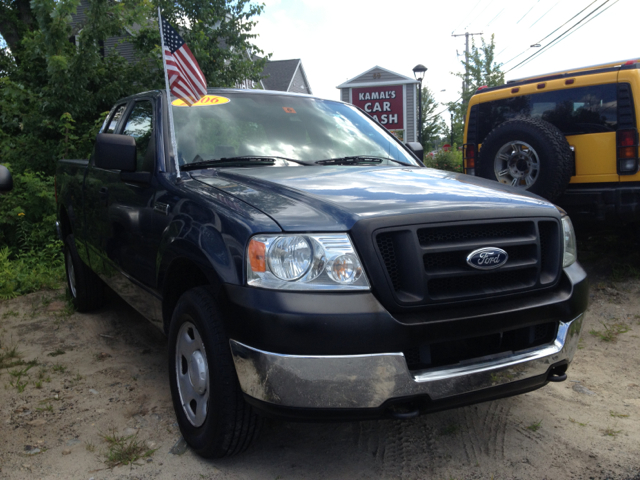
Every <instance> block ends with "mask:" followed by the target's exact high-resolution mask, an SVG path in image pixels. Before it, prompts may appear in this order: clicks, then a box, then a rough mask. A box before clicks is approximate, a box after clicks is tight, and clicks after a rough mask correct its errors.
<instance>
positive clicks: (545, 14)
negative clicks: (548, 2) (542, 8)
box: [529, 0, 562, 28]
mask: <svg viewBox="0 0 640 480" xmlns="http://www.w3.org/2000/svg"><path fill="white" fill-rule="evenodd" d="M561 1H562V0H558V1H557V2H556V3H555V5H554V6H553V7H551V8H550V9H549V10H547V11H546V12H544V13H543V14H542V16H541V17H540V18H539V19H537V20H536V21H535V22H533V23H532V24H531V25H529V28H531V27H533V26H534V25H535V24H536V23H538V22H539V21H540V20H542V19H543V18H544V17H546V16H547V13H549V12H550V11H551V10H553V9H554V8H556V6H557V5H558V4H559V3H560V2H561Z"/></svg>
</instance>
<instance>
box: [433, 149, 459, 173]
mask: <svg viewBox="0 0 640 480" xmlns="http://www.w3.org/2000/svg"><path fill="white" fill-rule="evenodd" d="M454 147H455V145H454ZM424 164H425V165H426V166H427V167H430V168H437V169H438V170H447V171H449V172H457V173H463V168H462V152H460V151H458V149H457V148H453V149H452V150H451V151H449V152H445V151H444V150H440V151H439V152H438V153H436V154H435V155H434V156H433V157H429V156H427V157H426V158H425V160H424Z"/></svg>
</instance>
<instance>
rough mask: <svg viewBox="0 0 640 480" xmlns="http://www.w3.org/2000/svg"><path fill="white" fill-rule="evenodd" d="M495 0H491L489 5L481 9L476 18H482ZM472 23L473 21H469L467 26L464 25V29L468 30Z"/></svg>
mask: <svg viewBox="0 0 640 480" xmlns="http://www.w3.org/2000/svg"><path fill="white" fill-rule="evenodd" d="M493 2H494V0H489V3H487V5H486V6H485V7H484V8H483V9H482V10H481V11H480V13H479V14H478V15H476V19H477V18H480V17H481V16H482V14H483V13H484V12H485V11H486V10H487V9H488V8H489V7H490V6H491V5H492V4H493ZM471 23H473V21H471V22H469V23H468V24H467V26H466V27H464V29H465V30H467V29H468V28H469V25H471Z"/></svg>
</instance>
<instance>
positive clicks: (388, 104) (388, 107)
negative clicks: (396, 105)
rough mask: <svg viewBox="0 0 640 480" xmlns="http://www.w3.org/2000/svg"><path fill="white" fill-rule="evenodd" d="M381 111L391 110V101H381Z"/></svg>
mask: <svg viewBox="0 0 640 480" xmlns="http://www.w3.org/2000/svg"><path fill="white" fill-rule="evenodd" d="M382 111H383V112H390V111H391V102H382Z"/></svg>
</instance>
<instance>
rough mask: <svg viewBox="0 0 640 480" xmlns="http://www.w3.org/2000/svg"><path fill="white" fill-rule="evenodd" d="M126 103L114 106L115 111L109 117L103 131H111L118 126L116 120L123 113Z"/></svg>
mask: <svg viewBox="0 0 640 480" xmlns="http://www.w3.org/2000/svg"><path fill="white" fill-rule="evenodd" d="M126 108H127V105H126V104H125V105H120V106H118V107H116V111H115V113H114V114H113V116H112V117H111V118H110V119H109V125H108V126H107V128H106V129H105V130H104V132H103V133H113V132H115V131H116V127H117V126H118V121H119V120H120V119H121V118H122V114H123V113H124V111H125V109H126Z"/></svg>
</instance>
